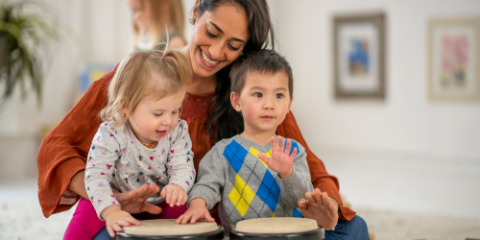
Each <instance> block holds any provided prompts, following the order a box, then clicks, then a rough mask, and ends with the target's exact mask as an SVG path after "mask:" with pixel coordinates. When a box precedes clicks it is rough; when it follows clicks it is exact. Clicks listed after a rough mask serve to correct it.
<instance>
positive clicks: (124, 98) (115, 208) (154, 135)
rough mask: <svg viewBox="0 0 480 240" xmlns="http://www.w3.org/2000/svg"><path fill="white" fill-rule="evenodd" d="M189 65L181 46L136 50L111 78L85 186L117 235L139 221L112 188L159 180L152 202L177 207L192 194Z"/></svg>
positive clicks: (121, 189)
mask: <svg viewBox="0 0 480 240" xmlns="http://www.w3.org/2000/svg"><path fill="white" fill-rule="evenodd" d="M187 66H188V63H187V61H186V59H185V57H184V56H183V55H182V54H180V53H179V52H177V51H165V52H161V51H156V50H150V51H144V52H136V53H132V54H130V55H129V56H128V57H127V58H125V59H124V60H123V61H122V62H121V63H120V65H119V69H118V71H117V72H116V74H115V76H114V78H113V79H112V82H111V83H110V86H109V88H108V103H107V106H106V107H105V108H104V109H103V110H102V111H101V113H100V117H101V119H102V120H103V121H104V122H103V123H102V124H101V125H100V127H99V129H98V131H97V133H96V134H95V137H94V139H93V141H92V146H91V148H90V151H89V153H88V157H87V167H86V170H85V187H86V189H87V193H88V196H89V198H90V202H91V204H92V205H93V207H94V208H95V212H96V215H97V216H98V218H100V219H101V220H105V221H106V227H107V230H108V232H109V234H110V235H111V236H112V237H114V236H115V231H122V230H123V228H122V227H124V226H129V225H131V224H133V225H138V224H139V221H138V220H136V219H135V218H134V217H132V215H130V213H128V212H126V211H123V210H121V208H120V204H119V203H118V201H117V200H116V198H115V195H114V192H113V191H112V189H115V190H116V191H118V192H126V191H131V190H134V189H137V188H140V187H141V186H143V185H144V184H156V185H158V186H159V187H160V189H161V191H160V192H159V193H158V194H156V195H154V196H153V197H151V198H149V199H148V200H147V202H148V203H151V204H159V203H161V202H163V201H165V202H166V203H167V204H169V205H170V207H173V206H174V205H177V206H180V205H184V204H185V202H186V200H187V192H188V191H189V190H190V188H191V187H192V185H193V182H194V179H195V170H194V167H193V152H192V150H191V145H192V143H191V140H190V136H189V134H188V126H187V123H186V122H185V121H182V120H179V114H180V113H179V111H180V108H181V106H182V103H183V99H184V97H185V94H186V79H187V76H188V68H187ZM77 212H78V209H77ZM74 219H75V215H74ZM74 219H72V221H74ZM95 220H97V219H95ZM97 222H98V220H97ZM103 226H105V225H103ZM103 226H101V228H103ZM70 228H72V227H71V226H69V229H70ZM101 228H100V229H101ZM100 229H98V230H100ZM67 231H68V230H67ZM90 234H91V233H90ZM95 234H96V232H95V233H94V234H93V236H94V235H95ZM66 235H67V234H66ZM77 237H78V236H76V238H77Z"/></svg>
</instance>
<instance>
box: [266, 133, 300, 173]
mask: <svg viewBox="0 0 480 240" xmlns="http://www.w3.org/2000/svg"><path fill="white" fill-rule="evenodd" d="M278 145H279V147H278V150H277V143H276V142H275V137H272V157H271V158H269V157H267V156H265V154H263V153H259V154H258V157H259V158H260V159H262V161H264V162H265V163H266V164H267V165H268V167H269V168H271V169H272V170H273V171H275V172H277V173H278V174H279V175H280V177H281V178H288V177H290V175H292V172H293V168H292V166H293V161H294V160H295V156H296V155H297V151H298V149H297V148H294V149H293V151H292V153H291V154H290V150H291V149H292V140H290V139H288V140H287V147H286V148H284V144H283V138H282V137H278Z"/></svg>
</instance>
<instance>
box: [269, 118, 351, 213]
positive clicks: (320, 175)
mask: <svg viewBox="0 0 480 240" xmlns="http://www.w3.org/2000/svg"><path fill="white" fill-rule="evenodd" d="M277 134H278V135H281V136H284V137H286V138H291V139H293V140H295V141H297V142H298V143H299V144H301V145H302V146H303V147H305V153H306V154H307V163H308V167H309V170H310V176H311V179H312V184H313V187H314V188H319V189H320V190H321V191H322V192H326V193H328V196H330V197H332V198H334V199H335V200H336V201H337V202H338V205H339V209H338V215H339V217H340V219H343V220H351V219H352V218H353V217H354V216H355V212H354V211H352V210H350V209H349V208H346V207H343V203H342V199H341V198H340V193H339V188H340V187H339V184H338V180H337V178H336V177H335V176H332V175H330V174H328V172H327V170H326V169H325V165H324V164H323V162H322V161H321V160H320V159H319V158H318V157H317V156H315V154H314V153H313V152H312V150H310V148H309V147H308V145H307V143H306V142H305V139H303V136H302V133H301V132H300V129H299V128H298V125H297V122H296V121H295V118H294V117H293V114H292V113H287V116H286V117H285V120H284V121H283V123H282V124H280V126H278V128H277Z"/></svg>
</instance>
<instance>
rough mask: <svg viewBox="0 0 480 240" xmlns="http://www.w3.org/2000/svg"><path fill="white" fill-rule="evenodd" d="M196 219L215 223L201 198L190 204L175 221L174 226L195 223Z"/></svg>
mask: <svg viewBox="0 0 480 240" xmlns="http://www.w3.org/2000/svg"><path fill="white" fill-rule="evenodd" d="M198 219H205V220H207V221H208V222H215V219H214V218H212V216H211V215H210V212H209V211H208V209H207V203H206V202H205V200H204V199H203V198H195V199H193V200H192V201H191V202H190V206H189V207H188V210H187V211H186V212H185V213H184V214H183V215H182V216H180V217H178V218H177V220H176V221H175V223H176V224H186V223H188V222H189V221H190V223H195V222H196V221H197V220H198Z"/></svg>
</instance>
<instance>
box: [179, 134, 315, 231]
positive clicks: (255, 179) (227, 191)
mask: <svg viewBox="0 0 480 240" xmlns="http://www.w3.org/2000/svg"><path fill="white" fill-rule="evenodd" d="M295 147H296V148H298V153H297V156H296V157H295V160H294V162H293V173H292V175H291V176H290V177H288V178H286V179H281V178H280V176H279V175H278V173H276V172H274V171H272V170H271V169H270V168H268V166H267V165H266V164H265V163H264V162H263V161H262V160H260V159H259V158H258V157H257V154H258V153H259V152H263V153H266V154H265V155H267V156H270V154H271V144H270V143H269V144H267V145H264V146H262V145H259V144H257V143H255V142H253V141H250V140H248V139H246V138H244V137H242V136H240V135H236V136H234V137H233V138H230V139H224V140H222V141H220V142H218V143H217V144H215V146H213V148H212V149H211V150H210V151H209V152H208V153H207V154H206V155H205V157H204V158H203V159H202V161H201V162H200V167H199V169H198V176H197V177H198V178H197V182H196V183H195V185H194V186H193V188H192V189H191V190H190V193H189V194H188V204H190V201H192V200H193V199H195V198H203V199H205V201H206V202H207V208H208V209H212V208H213V207H214V206H215V205H216V204H217V203H218V202H220V201H222V202H221V206H223V209H220V212H221V213H222V214H220V217H221V218H222V225H223V226H224V227H226V228H229V227H231V226H235V224H236V223H237V222H238V221H240V220H243V219H252V218H261V217H301V216H302V215H301V213H300V211H299V210H298V209H297V208H298V206H297V200H298V199H300V198H302V197H304V196H305V192H311V191H313V186H312V183H311V182H310V172H309V169H308V165H307V160H306V153H305V149H304V148H303V147H302V146H301V145H300V144H298V143H297V142H295V141H293V140H292V151H293V149H294V148H295ZM225 221H228V226H226V222H225Z"/></svg>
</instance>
